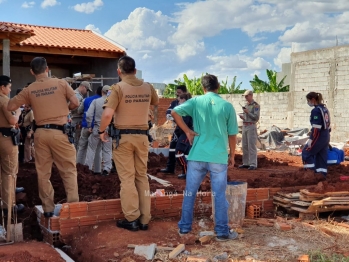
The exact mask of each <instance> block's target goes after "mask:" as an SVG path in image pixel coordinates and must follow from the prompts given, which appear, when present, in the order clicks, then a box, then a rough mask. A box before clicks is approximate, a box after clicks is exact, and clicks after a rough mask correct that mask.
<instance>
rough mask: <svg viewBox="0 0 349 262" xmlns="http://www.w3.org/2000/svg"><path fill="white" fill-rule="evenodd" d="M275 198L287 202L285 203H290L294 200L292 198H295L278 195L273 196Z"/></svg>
mask: <svg viewBox="0 0 349 262" xmlns="http://www.w3.org/2000/svg"><path fill="white" fill-rule="evenodd" d="M273 199H274V200H277V201H279V202H281V203H285V204H289V203H291V202H292V200H294V199H289V198H283V197H278V196H273Z"/></svg>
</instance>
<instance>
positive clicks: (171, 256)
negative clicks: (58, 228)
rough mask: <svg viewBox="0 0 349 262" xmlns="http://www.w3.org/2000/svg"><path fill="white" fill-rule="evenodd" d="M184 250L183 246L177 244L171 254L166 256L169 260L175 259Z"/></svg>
mask: <svg viewBox="0 0 349 262" xmlns="http://www.w3.org/2000/svg"><path fill="white" fill-rule="evenodd" d="M184 250H185V245H184V244H179V245H178V246H177V247H176V248H175V249H173V250H172V251H171V253H170V254H169V255H168V258H169V259H172V258H175V257H177V256H178V255H179V254H180V253H181V252H183V251H184Z"/></svg>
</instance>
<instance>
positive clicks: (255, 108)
mask: <svg viewBox="0 0 349 262" xmlns="http://www.w3.org/2000/svg"><path fill="white" fill-rule="evenodd" d="M243 96H245V99H246V105H245V106H244V107H243V108H242V110H243V111H244V114H243V116H240V118H241V119H242V120H243V126H242V154H243V155H242V165H240V166H239V168H247V169H248V170H255V169H257V126H256V123H257V122H258V120H259V115H260V106H259V104H258V103H257V102H256V101H254V100H253V92H252V91H251V90H246V91H245V93H244V94H243Z"/></svg>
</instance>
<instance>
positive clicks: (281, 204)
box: [273, 201, 292, 207]
mask: <svg viewBox="0 0 349 262" xmlns="http://www.w3.org/2000/svg"><path fill="white" fill-rule="evenodd" d="M273 204H274V205H277V206H282V207H291V206H292V205H291V203H290V204H285V203H281V202H278V201H273Z"/></svg>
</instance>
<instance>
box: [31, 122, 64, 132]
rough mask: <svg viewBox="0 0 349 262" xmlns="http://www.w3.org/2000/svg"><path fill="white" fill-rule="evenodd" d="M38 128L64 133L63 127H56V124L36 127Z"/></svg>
mask: <svg viewBox="0 0 349 262" xmlns="http://www.w3.org/2000/svg"><path fill="white" fill-rule="evenodd" d="M36 128H45V129H57V130H61V131H64V127H63V126H59V125H54V124H47V125H42V126H36Z"/></svg>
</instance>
